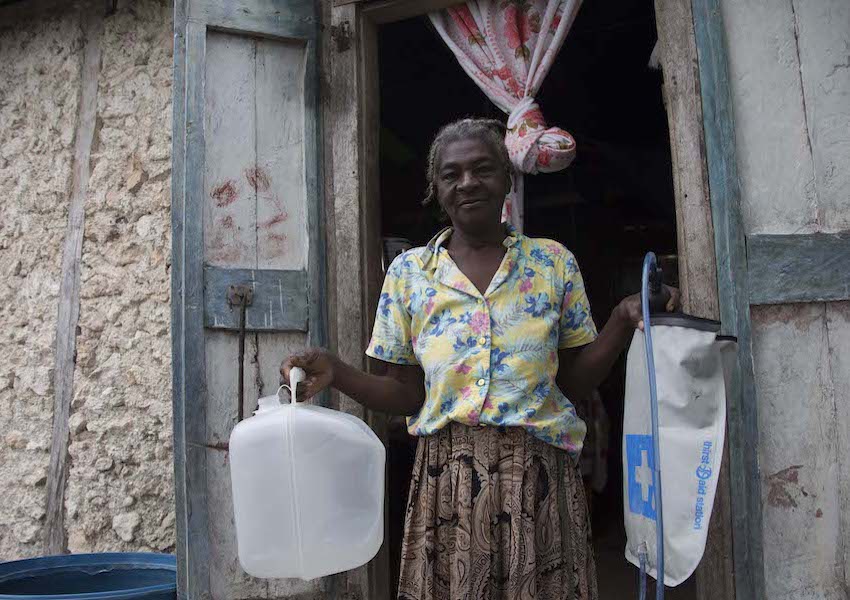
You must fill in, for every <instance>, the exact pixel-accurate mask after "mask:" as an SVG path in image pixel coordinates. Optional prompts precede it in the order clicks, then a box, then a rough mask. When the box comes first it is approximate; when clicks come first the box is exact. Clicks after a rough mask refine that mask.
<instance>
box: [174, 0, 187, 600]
mask: <svg viewBox="0 0 850 600" xmlns="http://www.w3.org/2000/svg"><path fill="white" fill-rule="evenodd" d="M173 60H174V64H173V81H172V89H173V90H174V93H173V94H172V95H171V103H172V107H171V108H172V117H171V240H172V241H171V393H172V418H171V419H172V427H173V430H174V434H173V435H174V505H175V521H176V522H175V544H174V548H175V554H176V555H177V597H178V598H179V600H186V598H187V597H188V589H189V583H188V582H189V575H188V566H189V561H188V556H189V551H188V545H189V539H190V538H189V528H188V517H189V514H188V513H189V504H188V497H187V493H186V491H187V479H188V471H189V465H190V464H191V462H190V456H189V448H188V446H187V444H186V435H185V413H186V411H185V407H186V402H185V398H186V397H185V394H184V387H183V382H184V378H183V365H184V361H183V349H184V345H185V344H184V335H183V306H184V304H183V272H184V270H183V244H184V229H183V222H184V217H185V193H184V192H185V185H184V184H185V181H184V179H185V175H186V173H185V152H186V142H185V123H186V120H185V119H186V96H185V94H184V93H183V92H184V90H185V85H186V0H177V1H175V3H174V58H173Z"/></svg>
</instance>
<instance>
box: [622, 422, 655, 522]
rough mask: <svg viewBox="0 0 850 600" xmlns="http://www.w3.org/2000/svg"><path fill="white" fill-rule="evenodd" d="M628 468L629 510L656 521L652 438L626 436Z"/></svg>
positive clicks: (647, 436) (648, 436)
mask: <svg viewBox="0 0 850 600" xmlns="http://www.w3.org/2000/svg"><path fill="white" fill-rule="evenodd" d="M626 467H627V470H628V492H629V510H630V511H631V512H632V513H634V514H637V515H643V516H644V517H646V518H648V519H652V520H653V521H654V520H655V518H656V516H655V486H654V485H653V478H652V473H653V471H654V470H655V454H654V453H653V451H652V436H650V435H626Z"/></svg>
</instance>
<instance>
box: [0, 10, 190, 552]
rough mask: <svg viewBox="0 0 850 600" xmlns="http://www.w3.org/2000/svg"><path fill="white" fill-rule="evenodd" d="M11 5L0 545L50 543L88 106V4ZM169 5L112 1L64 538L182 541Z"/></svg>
mask: <svg viewBox="0 0 850 600" xmlns="http://www.w3.org/2000/svg"><path fill="white" fill-rule="evenodd" d="M3 10H5V11H8V12H6V13H3V15H2V17H3V18H2V19H0V23H2V25H0V140H2V141H1V142H0V189H3V191H4V199H3V201H2V202H0V274H2V276H0V322H2V324H3V327H0V347H2V348H3V353H2V357H0V490H2V497H3V502H2V503H0V556H2V557H3V558H4V559H11V558H18V557H26V556H33V555H38V554H42V553H43V552H44V519H45V498H46V489H45V484H46V481H47V477H48V464H49V453H50V446H51V428H52V423H53V402H54V391H55V390H54V385H53V375H54V374H53V369H54V360H55V338H56V320H57V301H58V292H59V285H60V277H61V264H62V245H63V242H64V239H65V235H66V228H67V225H68V203H69V195H70V191H71V176H72V169H73V164H74V142H75V136H76V132H77V127H78V125H79V123H78V116H79V112H80V110H81V106H80V95H81V77H82V75H81V73H82V64H83V48H84V45H85V41H86V40H85V39H84V38H85V34H84V31H85V30H84V21H85V19H84V16H85V15H87V14H88V15H90V14H92V13H90V12H89V11H95V10H96V11H100V13H99V14H100V15H101V16H103V15H104V10H105V9H104V4H103V3H100V2H98V3H95V4H94V5H93V7H92V8H87V7H84V6H83V5H82V4H80V3H61V4H59V6H58V8H57V7H53V8H51V9H50V10H46V9H45V7H43V6H40V4H39V3H38V2H28V3H20V5H13V10H14V12H12V9H8V8H7V9H3ZM171 10H172V9H171V5H170V3H169V2H167V1H164V0H139V1H134V2H129V1H123V0H122V1H121V2H119V3H118V5H117V7H116V10H115V12H114V13H112V14H108V15H105V16H103V26H102V33H99V35H98V37H99V39H98V40H97V43H98V44H100V66H99V68H98V69H97V70H96V75H95V76H96V78H97V98H96V103H97V107H96V111H97V112H96V115H97V121H96V126H95V133H94V139H93V142H92V145H91V149H90V156H89V160H84V161H83V164H82V167H83V168H85V169H88V173H89V181H88V190H87V193H86V195H85V203H84V207H85V225H84V240H83V250H82V261H81V265H80V268H81V286H80V313H79V323H78V328H77V333H76V335H77V338H76V343H77V359H76V366H75V371H74V388H73V400H72V404H71V410H70V419H69V430H70V440H69V446H68V450H69V461H68V481H67V485H66V490H65V507H64V508H65V535H66V549H67V550H69V551H72V552H86V551H105V550H117V551H124V550H131V549H132V550H146V551H173V549H174V511H173V483H172V471H173V468H172V459H171V457H172V443H171V385H170V383H171V382H170V377H171V375H170V331H169V323H170V313H169V311H170V308H169V278H170V274H169V262H170V233H169V230H170V168H171V61H172V21H171Z"/></svg>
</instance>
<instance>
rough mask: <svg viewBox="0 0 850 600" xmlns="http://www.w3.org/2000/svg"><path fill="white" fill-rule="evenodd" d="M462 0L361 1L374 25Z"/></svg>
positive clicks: (365, 14) (452, 4)
mask: <svg viewBox="0 0 850 600" xmlns="http://www.w3.org/2000/svg"><path fill="white" fill-rule="evenodd" d="M463 3H464V0H422V1H418V0H368V1H367V2H362V3H361V7H362V10H363V13H364V16H365V17H367V18H368V19H369V20H370V21H371V22H373V23H375V24H376V25H382V24H384V23H392V22H395V21H402V20H404V19H410V18H413V17H418V16H420V15H425V14H428V13H429V12H432V11H435V10H442V9H444V8H448V7H450V6H455V5H457V4H463Z"/></svg>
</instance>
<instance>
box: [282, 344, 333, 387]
mask: <svg viewBox="0 0 850 600" xmlns="http://www.w3.org/2000/svg"><path fill="white" fill-rule="evenodd" d="M337 360H338V359H337V357H336V356H334V355H333V354H331V353H330V352H328V351H327V350H323V349H321V348H311V349H310V350H306V351H304V352H300V353H298V354H292V355H291V356H289V357H288V358H287V359H286V360H284V361H283V363H281V365H280V376H281V381H280V382H281V384H284V383H286V384H288V383H289V371H290V369H292V367H301V368H302V369H304V372H305V373H306V374H307V377H306V378H305V379H304V381H302V382H300V383H299V384H298V390H297V391H298V396H297V397H298V399H299V400H309V399H310V398H312V397H313V396H315V395H316V394H318V393H319V392H321V391H322V390H323V389H325V388H326V387H328V386H330V385H331V384H333V381H334V371H335V366H336V362H337Z"/></svg>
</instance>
